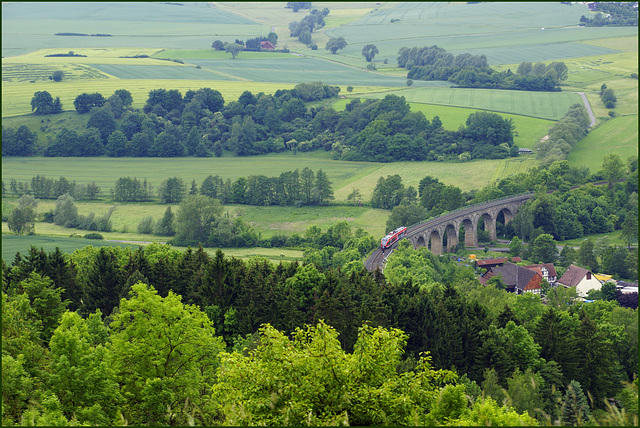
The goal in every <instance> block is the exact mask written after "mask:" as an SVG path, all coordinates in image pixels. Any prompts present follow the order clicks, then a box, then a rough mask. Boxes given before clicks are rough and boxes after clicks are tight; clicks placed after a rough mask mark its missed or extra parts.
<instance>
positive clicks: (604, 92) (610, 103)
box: [600, 83, 618, 108]
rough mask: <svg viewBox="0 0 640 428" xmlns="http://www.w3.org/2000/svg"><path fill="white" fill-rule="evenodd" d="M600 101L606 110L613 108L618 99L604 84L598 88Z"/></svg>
mask: <svg viewBox="0 0 640 428" xmlns="http://www.w3.org/2000/svg"><path fill="white" fill-rule="evenodd" d="M600 99H601V100H602V104H604V106H605V107H606V108H614V107H615V106H616V102H617V101H618V98H617V97H616V95H615V94H614V93H613V89H611V88H607V85H606V84H605V83H603V84H602V86H601V87H600Z"/></svg>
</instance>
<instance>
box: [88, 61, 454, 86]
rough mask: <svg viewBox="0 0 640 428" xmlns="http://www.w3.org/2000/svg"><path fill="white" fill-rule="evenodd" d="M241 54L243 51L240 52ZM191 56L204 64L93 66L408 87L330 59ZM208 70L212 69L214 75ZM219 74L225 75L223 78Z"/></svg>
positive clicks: (125, 73) (122, 71)
mask: <svg viewBox="0 0 640 428" xmlns="http://www.w3.org/2000/svg"><path fill="white" fill-rule="evenodd" d="M241 55H242V54H241ZM241 55H239V56H238V57H237V58H236V59H230V58H227V59H189V60H188V62H189V63H190V64H194V65H196V66H200V67H202V69H195V68H193V67H165V68H164V70H162V69H161V67H159V66H157V65H156V66H137V65H101V64H96V65H94V67H95V68H97V69H98V70H100V71H103V72H106V73H109V74H110V75H113V76H114V77H116V78H119V79H149V78H165V79H166V78H167V77H165V76H163V75H162V74H161V73H170V76H171V78H173V79H193V78H194V77H193V75H194V74H195V75H197V76H198V78H199V79H202V80H207V79H217V80H227V79H236V80H246V81H251V82H281V83H294V84H295V83H300V82H312V81H322V82H323V83H325V84H332V85H349V84H351V83H354V82H358V83H359V84H360V85H367V86H393V87H404V86H406V79H405V78H404V77H402V78H401V77H394V76H388V75H385V74H381V73H372V72H369V71H366V70H363V69H360V68H354V67H347V66H345V65H342V64H338V63H335V62H330V61H323V60H319V59H315V58H307V57H290V58H276V59H271V58H265V59H260V60H254V59H244V58H242V56H241ZM207 70H211V71H213V73H214V74H212V73H211V72H208V71H207ZM216 76H223V77H225V78H224V79H221V78H220V77H217V78H216ZM416 86H451V85H450V84H449V83H447V82H416Z"/></svg>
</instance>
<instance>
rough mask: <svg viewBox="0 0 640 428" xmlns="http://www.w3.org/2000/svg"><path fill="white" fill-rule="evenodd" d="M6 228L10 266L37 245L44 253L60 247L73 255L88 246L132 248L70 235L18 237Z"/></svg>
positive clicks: (4, 239) (5, 247)
mask: <svg viewBox="0 0 640 428" xmlns="http://www.w3.org/2000/svg"><path fill="white" fill-rule="evenodd" d="M5 228H6V223H3V224H2V229H3V233H2V259H3V260H4V261H5V263H8V264H10V263H11V262H12V261H13V259H14V257H15V255H16V253H17V252H20V254H22V255H23V256H24V255H25V254H27V253H28V252H29V248H31V246H32V245H35V246H36V247H37V248H43V249H44V251H46V252H50V251H54V250H55V249H56V247H60V249H61V250H62V251H64V252H65V253H69V254H71V253H73V252H74V251H75V250H77V249H78V248H84V247H86V246H88V245H93V246H94V247H104V246H108V247H114V246H118V247H130V246H132V245H128V244H123V243H117V242H106V241H98V240H93V239H84V238H69V237H68V236H69V234H67V237H58V236H56V237H54V236H43V235H35V236H34V235H31V236H17V235H13V234H9V233H5V231H4V229H5ZM7 231H8V230H7Z"/></svg>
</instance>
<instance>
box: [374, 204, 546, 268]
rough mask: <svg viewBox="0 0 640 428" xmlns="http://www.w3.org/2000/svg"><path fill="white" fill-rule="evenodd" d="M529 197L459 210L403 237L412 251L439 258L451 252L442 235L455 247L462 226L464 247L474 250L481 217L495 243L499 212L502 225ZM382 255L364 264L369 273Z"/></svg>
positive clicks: (419, 227)
mask: <svg viewBox="0 0 640 428" xmlns="http://www.w3.org/2000/svg"><path fill="white" fill-rule="evenodd" d="M533 196H534V194H533V193H528V194H525V195H518V196H511V197H507V198H503V199H497V200H494V201H490V202H485V203H483V204H478V205H474V206H472V207H466V208H462V209H460V210H457V211H454V212H451V213H448V214H445V215H443V216H440V217H437V218H435V219H431V220H429V221H426V222H424V223H420V224H417V225H413V226H411V227H409V228H408V230H407V232H406V234H405V238H406V239H408V240H409V241H410V242H411V244H412V245H413V248H416V249H417V248H419V247H428V246H430V250H431V252H432V253H434V254H438V255H440V254H444V252H445V251H450V250H451V249H452V246H451V244H448V245H447V246H445V244H444V238H445V236H446V239H447V243H452V242H453V243H456V244H457V242H458V239H459V232H460V229H461V228H462V227H463V228H464V243H465V246H467V247H477V246H478V236H477V233H476V230H477V227H478V223H479V221H480V219H481V218H482V219H483V221H484V228H485V230H486V231H487V232H488V233H489V239H491V240H492V241H495V240H496V239H497V234H496V220H497V219H498V215H499V214H500V213H502V214H503V215H504V220H505V224H506V223H508V222H510V221H511V220H512V219H513V217H514V216H515V215H516V213H517V212H518V209H519V208H520V207H521V206H522V205H524V203H525V202H527V201H528V200H529V199H531V198H532V197H533ZM429 244H430V245H429ZM384 256H385V255H384V254H383V253H382V251H381V250H380V249H378V250H376V251H374V253H373V254H372V255H371V256H370V257H369V258H368V259H367V261H366V263H365V266H366V268H367V269H368V270H370V271H373V270H375V269H377V268H378V267H379V266H381V265H382V263H383V261H384Z"/></svg>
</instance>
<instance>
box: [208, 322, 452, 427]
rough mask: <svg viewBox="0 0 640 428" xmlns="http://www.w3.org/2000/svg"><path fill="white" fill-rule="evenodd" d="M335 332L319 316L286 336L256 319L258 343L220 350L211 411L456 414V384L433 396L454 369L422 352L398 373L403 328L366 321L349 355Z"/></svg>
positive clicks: (227, 414)
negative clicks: (438, 365) (242, 349)
mask: <svg viewBox="0 0 640 428" xmlns="http://www.w3.org/2000/svg"><path fill="white" fill-rule="evenodd" d="M337 336H338V333H337V332H336V331H335V330H334V329H333V328H332V327H330V326H328V325H326V324H325V323H324V322H322V321H321V322H320V323H318V324H317V325H316V326H307V327H306V328H305V329H296V331H295V332H294V333H293V335H292V338H291V339H289V338H288V337H287V336H286V335H285V334H283V333H281V332H279V331H278V330H276V329H275V328H273V327H271V326H270V325H265V326H263V327H262V328H261V329H260V342H259V345H258V347H257V349H255V350H253V351H251V352H249V354H248V355H242V354H240V353H237V352H234V353H224V354H222V357H221V359H222V363H221V367H220V371H219V383H218V384H217V385H215V386H214V389H213V398H214V400H212V402H215V403H217V406H216V408H215V409H211V411H217V412H219V413H220V414H221V415H222V420H221V421H219V422H222V423H223V424H224V425H343V424H349V425H402V424H409V425H420V424H424V423H426V422H427V419H428V418H427V414H428V413H429V412H430V411H432V410H434V409H438V410H437V415H438V418H440V419H442V420H445V419H447V418H450V417H451V416H456V415H459V414H461V412H462V409H460V405H459V404H456V403H460V399H461V397H463V396H462V392H463V389H461V388H458V389H455V388H454V389H449V390H447V392H446V394H444V393H443V395H444V397H442V396H441V395H440V394H441V391H442V387H444V386H445V385H446V384H452V383H453V382H454V381H455V379H456V377H457V376H456V375H455V374H454V373H453V372H450V371H448V370H434V369H432V368H431V364H430V358H429V357H423V358H421V359H420V361H419V362H418V364H417V367H416V369H415V370H414V371H410V372H405V373H402V374H399V373H398V371H397V370H396V367H397V366H398V364H399V363H400V361H401V360H400V357H401V355H402V352H403V348H404V346H405V344H406V340H407V336H406V335H405V334H404V333H402V331H400V330H397V329H384V328H382V327H378V328H374V327H371V326H367V325H365V326H363V327H362V328H360V331H359V334H358V341H357V342H356V344H355V347H354V351H353V353H352V354H346V353H345V352H344V351H343V350H342V348H341V347H340V342H339V340H338V337H337ZM443 400H444V401H443Z"/></svg>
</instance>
